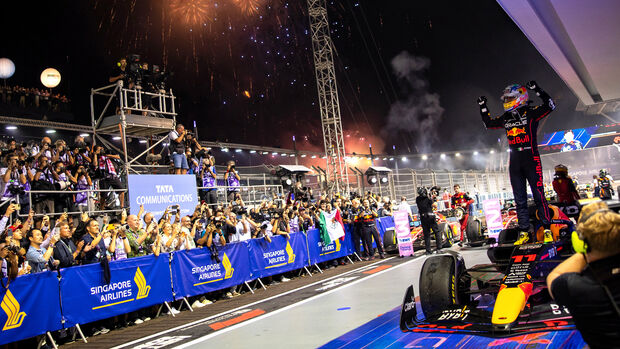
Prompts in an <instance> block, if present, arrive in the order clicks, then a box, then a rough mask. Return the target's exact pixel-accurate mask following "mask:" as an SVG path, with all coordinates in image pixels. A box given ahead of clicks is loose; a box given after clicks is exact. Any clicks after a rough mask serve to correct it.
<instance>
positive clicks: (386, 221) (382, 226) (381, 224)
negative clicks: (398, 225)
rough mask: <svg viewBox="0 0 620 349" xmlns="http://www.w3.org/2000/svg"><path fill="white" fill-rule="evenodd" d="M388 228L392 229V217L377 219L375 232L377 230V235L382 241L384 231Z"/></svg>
mask: <svg viewBox="0 0 620 349" xmlns="http://www.w3.org/2000/svg"><path fill="white" fill-rule="evenodd" d="M390 228H394V217H392V216H387V217H381V218H377V230H379V235H381V238H382V239H383V234H385V231H386V230H388V229H390Z"/></svg>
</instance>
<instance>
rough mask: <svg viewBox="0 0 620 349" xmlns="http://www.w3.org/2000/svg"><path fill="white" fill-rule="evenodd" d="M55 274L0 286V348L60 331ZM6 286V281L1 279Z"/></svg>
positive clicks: (18, 279) (32, 275)
mask: <svg viewBox="0 0 620 349" xmlns="http://www.w3.org/2000/svg"><path fill="white" fill-rule="evenodd" d="M56 275H57V274H56V273H53V272H49V271H47V272H43V273H37V274H30V275H24V276H20V277H18V278H16V279H15V280H13V281H11V283H10V284H9V288H8V289H5V288H4V287H0V296H1V297H2V304H1V306H2V310H3V311H2V312H1V313H0V325H1V326H2V331H0V345H2V344H6V343H10V342H16V341H19V340H22V339H26V338H30V337H34V336H37V335H40V334H44V333H45V332H47V331H55V330H59V329H61V328H62V319H61V314H60V295H59V293H58V292H59V291H58V278H57V277H56ZM3 282H4V284H5V285H6V283H7V279H4V280H3Z"/></svg>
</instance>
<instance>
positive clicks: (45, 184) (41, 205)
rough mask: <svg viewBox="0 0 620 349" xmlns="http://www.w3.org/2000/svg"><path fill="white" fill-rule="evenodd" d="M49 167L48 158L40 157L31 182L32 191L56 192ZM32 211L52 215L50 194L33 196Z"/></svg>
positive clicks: (52, 200) (52, 206)
mask: <svg viewBox="0 0 620 349" xmlns="http://www.w3.org/2000/svg"><path fill="white" fill-rule="evenodd" d="M50 167H51V166H50V165H49V161H48V157H47V156H41V157H39V160H38V166H37V169H36V172H35V174H34V177H33V181H32V190H56V187H55V186H54V184H53V181H54V177H53V176H52V171H51V168H50ZM33 201H34V210H35V212H37V213H54V212H56V211H55V208H54V199H53V197H52V196H51V195H50V194H36V195H35V196H34V199H33Z"/></svg>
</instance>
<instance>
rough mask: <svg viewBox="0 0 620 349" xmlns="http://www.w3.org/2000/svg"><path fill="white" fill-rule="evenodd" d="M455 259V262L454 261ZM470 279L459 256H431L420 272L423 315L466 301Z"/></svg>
mask: <svg viewBox="0 0 620 349" xmlns="http://www.w3.org/2000/svg"><path fill="white" fill-rule="evenodd" d="M455 260H456V263H455ZM470 284H471V279H470V278H469V277H468V275H467V274H466V271H465V263H464V261H463V258H462V257H461V256H458V257H454V256H453V255H440V256H432V257H430V258H428V259H427V260H426V261H424V265H423V266H422V271H421V272H420V304H421V305H422V311H423V312H424V314H425V316H427V317H428V316H429V315H431V314H436V313H438V312H441V311H442V310H444V309H446V308H447V307H450V306H452V305H455V304H466V303H467V302H468V300H469V299H468V298H469V296H468V294H467V292H468V291H469V286H470Z"/></svg>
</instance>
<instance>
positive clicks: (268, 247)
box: [247, 233, 308, 278]
mask: <svg viewBox="0 0 620 349" xmlns="http://www.w3.org/2000/svg"><path fill="white" fill-rule="evenodd" d="M289 236H290V240H287V239H286V237H284V236H281V235H280V236H273V237H271V243H269V242H267V240H265V239H252V240H249V241H247V246H248V252H249V255H250V268H251V270H250V271H251V273H252V277H253V278H256V277H261V278H262V277H266V276H270V275H276V274H281V273H284V272H287V271H291V270H295V269H301V268H303V267H305V266H306V265H308V250H307V249H306V236H305V235H304V234H303V233H292V234H290V235H289Z"/></svg>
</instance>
